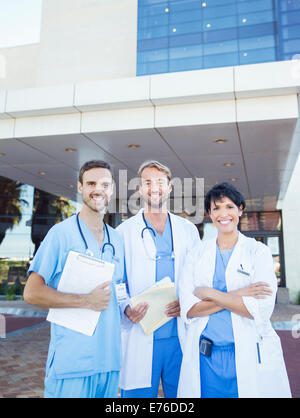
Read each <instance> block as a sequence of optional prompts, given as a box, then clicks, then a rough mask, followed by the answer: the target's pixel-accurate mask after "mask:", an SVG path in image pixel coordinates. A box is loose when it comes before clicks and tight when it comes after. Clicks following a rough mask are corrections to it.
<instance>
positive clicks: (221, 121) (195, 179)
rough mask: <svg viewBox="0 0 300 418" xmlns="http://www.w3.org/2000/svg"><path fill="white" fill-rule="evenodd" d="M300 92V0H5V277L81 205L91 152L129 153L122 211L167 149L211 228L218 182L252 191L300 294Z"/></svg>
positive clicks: (166, 160)
mask: <svg viewBox="0 0 300 418" xmlns="http://www.w3.org/2000/svg"><path fill="white" fill-rule="evenodd" d="M299 93H300V0H206V1H201V0H168V1H167V0H164V1H163V0H26V1H23V0H10V1H9V2H7V1H4V0H0V194H1V200H0V289H1V286H2V288H3V287H4V286H3V283H8V284H9V286H11V285H12V284H13V283H14V282H15V281H20V282H22V281H24V280H25V278H24V277H25V276H24V272H25V271H26V266H27V265H28V262H29V261H30V259H31V258H32V257H33V255H34V253H35V251H36V249H37V248H38V246H39V244H40V242H41V241H42V239H43V238H44V236H45V234H46V233H47V231H48V230H49V229H50V228H51V226H52V225H54V224H55V223H57V222H59V221H61V220H63V219H65V218H66V217H68V216H71V215H72V214H73V213H75V212H76V210H79V209H80V196H79V194H78V193H77V179H78V170H79V168H80V166H81V165H82V164H83V163H84V162H85V161H87V160H90V159H102V160H105V161H107V162H109V163H110V164H111V166H112V168H113V172H114V177H115V181H116V192H115V196H114V201H113V205H112V206H113V208H112V209H111V210H110V211H109V213H108V215H107V220H108V222H109V223H110V224H111V225H112V226H116V225H118V224H119V223H120V222H122V220H123V219H126V218H127V217H129V216H131V215H132V212H131V211H130V209H129V205H127V200H128V199H129V198H130V196H131V195H132V194H134V192H135V182H134V181H135V178H136V172H137V169H138V167H139V166H140V164H141V163H142V162H143V161H144V160H146V159H156V160H158V161H160V162H161V163H163V164H165V165H167V166H169V167H170V169H171V171H172V174H173V177H174V178H175V180H176V181H175V183H174V184H175V185H176V187H175V186H174V191H173V193H172V200H171V204H170V205H171V208H174V207H175V206H176V207H177V212H178V214H179V215H180V216H185V217H188V218H190V219H191V220H193V221H194V223H195V224H196V225H197V227H198V230H199V233H200V235H201V237H202V238H203V239H208V238H210V237H212V236H213V235H214V234H215V233H216V231H215V230H214V228H212V225H211V223H210V222H209V219H208V217H207V216H204V217H203V216H202V217H201V216H198V215H199V214H197V213H196V212H197V207H198V208H199V207H201V202H202V203H203V195H204V194H205V192H206V191H207V190H208V189H209V188H210V187H212V186H213V185H214V184H216V183H218V182H223V181H226V182H230V183H232V184H234V185H235V186H236V187H237V188H238V189H239V190H240V191H241V192H242V193H243V195H244V196H245V198H246V203H247V206H246V211H245V213H244V215H243V217H242V219H241V222H240V229H241V232H243V233H244V234H246V235H247V236H251V237H254V238H256V239H257V240H260V241H262V242H264V243H265V244H266V245H268V246H269V247H270V249H271V251H272V254H273V260H274V269H275V272H276V276H277V279H278V285H279V292H278V296H277V303H289V302H292V303H295V302H297V301H298V303H299V300H300V263H299V260H300V245H299V239H300V222H299V214H300V192H299V189H300V159H299V158H298V155H299V150H300V119H299ZM137 200H138V199H137ZM180 202H181V203H182V205H181V206H180ZM197 205H198V206H197ZM178 207H179V209H178ZM1 283H2V284H1ZM0 293H1V292H0ZM0 297H1V296H0Z"/></svg>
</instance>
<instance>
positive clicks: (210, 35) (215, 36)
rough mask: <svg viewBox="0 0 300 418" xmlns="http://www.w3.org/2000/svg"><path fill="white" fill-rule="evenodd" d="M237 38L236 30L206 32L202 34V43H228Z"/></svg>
mask: <svg viewBox="0 0 300 418" xmlns="http://www.w3.org/2000/svg"><path fill="white" fill-rule="evenodd" d="M237 38H238V30H237V28H230V29H221V30H212V31H206V32H204V33H203V42H217V41H229V40H230V39H237Z"/></svg>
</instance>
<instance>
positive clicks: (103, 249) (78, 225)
mask: <svg viewBox="0 0 300 418" xmlns="http://www.w3.org/2000/svg"><path fill="white" fill-rule="evenodd" d="M76 221H77V227H78V230H79V232H80V235H81V238H82V240H83V242H84V245H85V253H86V255H88V256H90V257H93V256H94V254H93V252H92V251H91V250H89V248H88V245H87V242H86V239H85V237H84V235H83V232H82V229H81V226H80V222H79V213H77V215H76ZM103 224H104V228H105V232H106V235H107V240H108V242H105V243H104V244H103V245H102V249H101V258H102V256H103V253H104V251H105V247H106V246H109V247H111V251H112V256H113V258H115V254H116V251H115V247H114V246H113V244H112V243H111V242H110V236H109V232H108V228H107V225H106V223H105V222H104V221H103Z"/></svg>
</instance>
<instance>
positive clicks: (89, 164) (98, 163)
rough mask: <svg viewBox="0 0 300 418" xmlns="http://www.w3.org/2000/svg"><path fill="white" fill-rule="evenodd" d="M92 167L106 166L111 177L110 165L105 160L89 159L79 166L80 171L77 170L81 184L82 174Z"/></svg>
mask: <svg viewBox="0 0 300 418" xmlns="http://www.w3.org/2000/svg"><path fill="white" fill-rule="evenodd" d="M92 168H106V169H107V170H109V171H110V174H111V176H112V177H113V174H112V171H111V167H110V165H109V164H108V163H107V162H106V161H102V160H90V161H87V162H86V163H84V164H83V166H82V167H81V169H80V171H79V181H80V183H81V184H82V179H83V174H84V173H85V172H86V171H88V170H91V169H92Z"/></svg>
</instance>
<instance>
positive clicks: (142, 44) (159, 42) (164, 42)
mask: <svg viewBox="0 0 300 418" xmlns="http://www.w3.org/2000/svg"><path fill="white" fill-rule="evenodd" d="M160 48H162V49H163V48H168V38H167V37H165V38H157V39H145V40H143V41H138V51H149V50H152V49H160Z"/></svg>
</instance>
